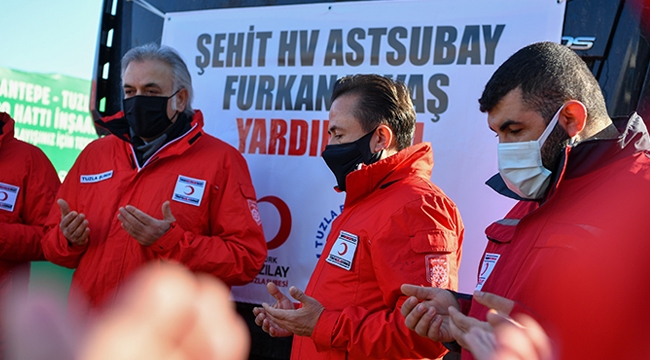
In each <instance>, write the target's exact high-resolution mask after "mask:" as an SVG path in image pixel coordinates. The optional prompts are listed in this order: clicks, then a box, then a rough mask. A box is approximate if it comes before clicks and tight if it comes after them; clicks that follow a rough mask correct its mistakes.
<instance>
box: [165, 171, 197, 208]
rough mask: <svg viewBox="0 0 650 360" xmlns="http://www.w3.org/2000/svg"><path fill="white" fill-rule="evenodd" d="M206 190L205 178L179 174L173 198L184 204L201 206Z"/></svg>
mask: <svg viewBox="0 0 650 360" xmlns="http://www.w3.org/2000/svg"><path fill="white" fill-rule="evenodd" d="M204 190H205V180H199V179H192V178H190V177H187V176H183V175H178V180H177V181H176V187H175V188H174V195H172V200H175V201H178V202H182V203H184V204H189V205H194V206H200V205H201V199H202V198H203V191H204Z"/></svg>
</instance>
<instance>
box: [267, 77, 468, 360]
mask: <svg viewBox="0 0 650 360" xmlns="http://www.w3.org/2000/svg"><path fill="white" fill-rule="evenodd" d="M414 129H415V110H414V109H413V105H412V103H411V98H410V95H409V92H408V89H407V88H406V86H405V85H404V84H403V83H396V82H394V81H393V80H390V79H388V78H385V77H381V76H378V75H354V76H348V77H344V78H342V79H340V80H338V81H337V82H336V84H335V85H334V91H333V94H332V106H331V109H330V117H329V131H328V132H329V134H330V140H329V145H328V146H327V147H326V148H325V151H324V152H323V159H324V160H325V162H326V163H327V165H328V166H329V168H330V169H331V170H332V172H333V173H334V175H335V177H336V180H337V183H338V190H339V191H345V192H346V197H345V207H344V210H343V213H342V214H341V215H340V216H339V217H337V218H336V220H334V222H333V224H332V230H331V231H330V233H329V235H328V238H327V243H326V245H325V248H324V250H323V256H321V258H320V260H319V261H318V264H317V265H316V269H315V270H314V272H313V274H312V276H311V279H310V281H309V284H308V285H307V289H306V291H305V293H303V292H302V291H301V290H299V289H297V288H295V287H292V288H290V294H291V296H293V297H294V298H295V299H296V300H298V301H300V302H301V307H300V308H299V309H295V308H294V305H293V303H292V302H291V301H290V300H289V299H288V298H287V297H285V296H284V295H283V294H282V293H280V292H279V291H278V289H277V287H275V286H274V285H273V284H271V283H270V284H268V290H269V292H270V293H271V294H272V295H273V296H274V297H275V298H276V299H277V300H278V302H277V303H276V304H275V305H274V306H273V307H271V306H269V305H268V304H263V308H256V309H255V310H254V313H255V314H256V320H255V321H256V323H257V324H258V325H260V326H262V328H263V329H264V331H266V332H268V333H270V334H271V336H289V335H291V334H295V335H297V336H295V337H294V339H293V346H292V352H291V358H292V359H369V358H389V359H407V358H422V357H425V356H426V357H434V358H435V357H441V356H442V355H444V354H445V353H446V349H445V348H444V347H443V346H442V344H440V343H432V342H427V341H422V340H427V339H423V338H419V337H418V336H417V334H415V333H413V332H411V331H409V330H408V329H407V328H406V326H405V325H404V319H403V317H402V315H401V313H400V307H401V304H402V302H404V300H406V296H404V295H402V294H401V293H400V285H401V284H402V283H404V282H415V283H417V284H421V285H425V284H426V285H427V286H436V287H441V288H449V289H456V287H457V282H458V279H457V270H458V266H459V263H460V258H461V244H462V241H463V234H464V227H463V223H462V221H461V217H460V213H459V212H458V209H457V208H456V205H455V204H454V203H453V202H452V201H451V200H450V199H449V198H448V197H447V196H446V195H445V194H444V193H443V192H442V190H440V189H439V188H438V187H437V186H435V185H434V184H433V183H431V180H430V179H431V171H432V168H433V154H432V151H431V146H430V144H428V143H423V144H418V145H414V146H410V145H411V142H412V137H413V132H414Z"/></svg>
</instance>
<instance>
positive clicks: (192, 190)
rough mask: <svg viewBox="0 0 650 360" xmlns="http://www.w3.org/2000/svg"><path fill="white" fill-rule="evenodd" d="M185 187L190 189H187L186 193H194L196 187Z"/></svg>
mask: <svg viewBox="0 0 650 360" xmlns="http://www.w3.org/2000/svg"><path fill="white" fill-rule="evenodd" d="M185 188H187V189H189V190H188V191H185V195H192V194H194V187H193V186H190V185H187V186H185Z"/></svg>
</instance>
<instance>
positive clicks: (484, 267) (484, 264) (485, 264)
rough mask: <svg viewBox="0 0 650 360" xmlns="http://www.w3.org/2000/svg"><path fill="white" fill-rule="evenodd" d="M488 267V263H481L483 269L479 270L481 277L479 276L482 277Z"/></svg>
mask: <svg viewBox="0 0 650 360" xmlns="http://www.w3.org/2000/svg"><path fill="white" fill-rule="evenodd" d="M488 267H489V266H488V263H486V262H484V263H483V269H481V275H480V276H483V274H485V272H486V271H487V269H488Z"/></svg>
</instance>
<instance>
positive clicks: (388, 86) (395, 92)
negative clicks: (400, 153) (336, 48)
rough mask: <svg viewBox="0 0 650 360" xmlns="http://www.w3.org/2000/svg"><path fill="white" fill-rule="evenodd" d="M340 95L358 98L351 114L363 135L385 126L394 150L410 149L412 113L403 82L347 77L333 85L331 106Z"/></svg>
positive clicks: (371, 76) (385, 78)
mask: <svg viewBox="0 0 650 360" xmlns="http://www.w3.org/2000/svg"><path fill="white" fill-rule="evenodd" d="M342 95H356V96H358V97H359V98H358V101H357V102H356V108H355V109H354V110H353V113H354V116H355V117H356V118H357V119H359V120H360V121H361V128H362V129H363V130H364V131H365V132H366V133H368V132H370V131H372V130H373V129H375V128H376V127H377V126H379V125H381V124H385V125H387V126H388V127H390V128H391V130H393V133H394V134H395V138H396V144H397V148H398V150H402V149H405V148H407V147H409V146H410V145H411V142H412V141H413V133H414V132H415V109H414V108H413V102H412V101H411V95H410V93H409V90H408V87H406V85H405V84H404V83H403V82H399V81H394V80H392V79H389V78H387V77H384V76H380V75H376V74H367V75H366V74H357V75H349V76H345V77H342V78H340V79H339V80H337V81H336V83H335V84H334V90H333V91H332V103H333V102H334V100H336V98H338V97H339V96H342Z"/></svg>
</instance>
